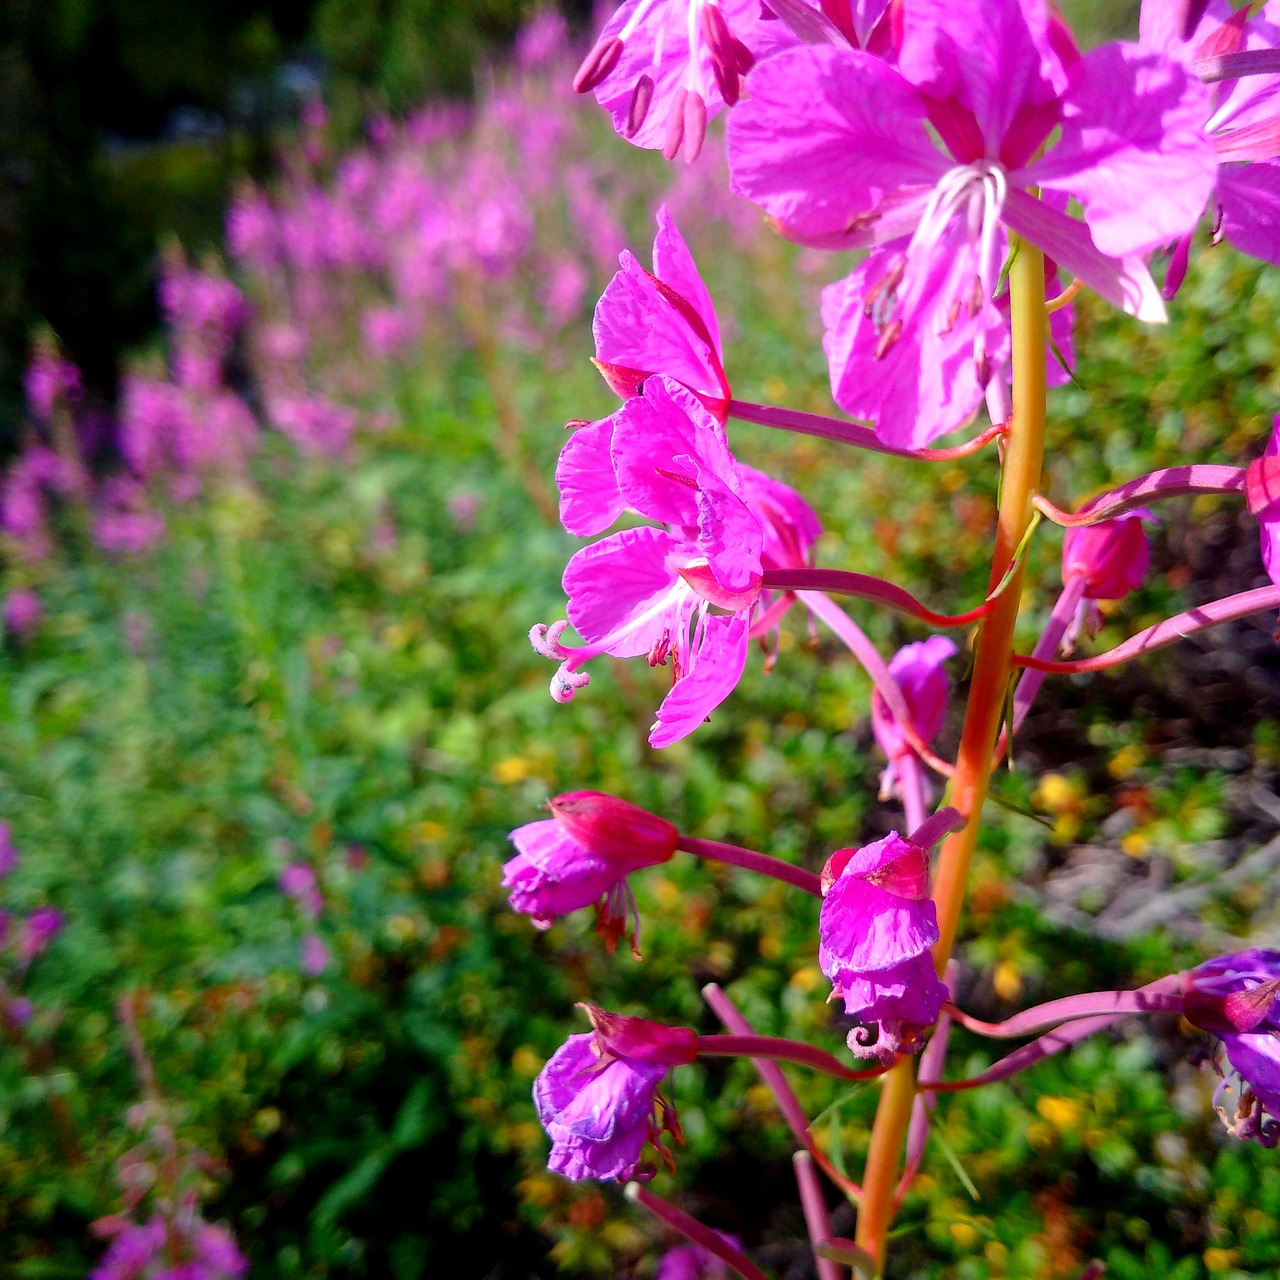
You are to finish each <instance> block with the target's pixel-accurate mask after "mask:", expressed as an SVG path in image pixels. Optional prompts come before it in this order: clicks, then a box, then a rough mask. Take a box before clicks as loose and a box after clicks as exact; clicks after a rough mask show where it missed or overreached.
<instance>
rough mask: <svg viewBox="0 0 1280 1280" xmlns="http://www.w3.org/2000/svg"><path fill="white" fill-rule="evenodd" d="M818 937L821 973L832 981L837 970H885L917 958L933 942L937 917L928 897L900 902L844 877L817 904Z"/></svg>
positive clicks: (846, 876) (880, 891)
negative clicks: (823, 957) (822, 955)
mask: <svg viewBox="0 0 1280 1280" xmlns="http://www.w3.org/2000/svg"><path fill="white" fill-rule="evenodd" d="M818 932H819V935H820V937H821V939H822V950H823V951H824V952H825V953H826V962H825V963H823V972H824V973H826V975H827V976H828V977H829V978H832V979H834V980H837V981H838V980H839V979H838V977H837V974H838V972H840V971H841V970H852V971H856V972H858V973H868V972H872V971H875V970H880V969H891V968H893V967H894V965H899V964H902V963H903V961H905V960H910V959H912V957H914V956H918V955H922V954H923V953H924V952H926V951H927V950H928V949H929V948H930V947H931V946H933V944H934V943H935V942H937V940H938V912H937V908H936V907H935V906H934V904H933V901H932V900H931V899H929V898H924V899H922V900H919V901H916V900H913V899H909V898H900V897H898V895H897V894H896V893H890V892H889V891H888V890H886V889H881V888H879V887H878V886H877V885H874V884H871V883H870V882H869V881H867V880H861V879H858V878H857V877H855V876H848V875H844V876H841V877H840V878H839V879H838V880H837V881H836V882H835V883H834V884H833V885H832V886H831V888H830V889H828V890H827V896H826V897H825V898H823V900H822V911H821V914H820V916H819V921H818ZM828 965H830V967H828Z"/></svg>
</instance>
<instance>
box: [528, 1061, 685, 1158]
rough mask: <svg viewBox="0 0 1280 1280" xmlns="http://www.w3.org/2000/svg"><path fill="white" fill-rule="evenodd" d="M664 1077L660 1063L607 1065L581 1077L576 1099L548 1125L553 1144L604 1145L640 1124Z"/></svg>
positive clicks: (618, 1063) (638, 1062)
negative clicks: (584, 1142) (581, 1140)
mask: <svg viewBox="0 0 1280 1280" xmlns="http://www.w3.org/2000/svg"><path fill="white" fill-rule="evenodd" d="M666 1074H667V1068H666V1067H665V1066H663V1065H662V1064H661V1063H653V1062H640V1061H637V1060H636V1059H633V1058H628V1059H627V1060H626V1061H625V1062H620V1061H614V1062H609V1063H607V1064H606V1065H605V1066H604V1067H603V1068H602V1069H600V1070H599V1071H597V1072H596V1073H595V1074H594V1075H590V1076H584V1077H581V1078H580V1080H579V1084H580V1086H581V1087H580V1088H579V1090H578V1093H577V1096H576V1097H574V1098H572V1099H571V1100H570V1101H569V1102H568V1103H567V1104H566V1105H565V1106H564V1107H563V1108H562V1109H561V1110H560V1111H559V1112H557V1114H556V1116H555V1118H554V1119H552V1120H551V1121H549V1122H548V1124H547V1133H549V1134H550V1135H551V1138H552V1140H553V1141H563V1140H564V1139H566V1138H568V1137H570V1136H572V1137H576V1138H586V1139H588V1140H590V1141H592V1142H607V1141H608V1140H609V1139H610V1138H612V1137H613V1136H614V1135H615V1134H616V1133H618V1132H620V1131H621V1130H623V1129H630V1128H633V1127H634V1126H635V1125H637V1124H641V1125H642V1124H643V1123H644V1121H645V1120H646V1119H647V1118H648V1116H649V1112H650V1111H651V1110H652V1109H653V1092H654V1090H655V1089H656V1088H657V1087H658V1085H659V1084H660V1083H661V1082H662V1077H663V1076H665V1075H666Z"/></svg>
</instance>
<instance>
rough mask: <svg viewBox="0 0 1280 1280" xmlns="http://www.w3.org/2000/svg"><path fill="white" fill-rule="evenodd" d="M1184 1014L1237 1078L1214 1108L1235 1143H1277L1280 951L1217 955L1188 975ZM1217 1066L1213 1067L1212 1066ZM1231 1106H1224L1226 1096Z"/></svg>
mask: <svg viewBox="0 0 1280 1280" xmlns="http://www.w3.org/2000/svg"><path fill="white" fill-rule="evenodd" d="M1183 1013H1184V1014H1185V1016H1186V1018H1187V1020H1188V1021H1189V1022H1192V1023H1194V1024H1195V1025H1196V1026H1198V1027H1202V1028H1203V1029H1204V1030H1206V1031H1209V1032H1212V1033H1213V1034H1214V1035H1216V1036H1218V1037H1219V1038H1220V1039H1221V1040H1222V1044H1223V1048H1224V1049H1225V1050H1226V1053H1227V1061H1228V1062H1229V1063H1230V1064H1231V1068H1232V1070H1233V1071H1234V1073H1235V1079H1232V1077H1231V1076H1229V1075H1227V1074H1225V1073H1223V1072H1222V1071H1221V1068H1216V1069H1218V1071H1219V1074H1220V1075H1222V1083H1221V1084H1220V1085H1219V1086H1218V1089H1217V1092H1216V1093H1215V1094H1214V1106H1215V1107H1216V1108H1217V1111H1218V1115H1219V1116H1221V1118H1222V1122H1223V1123H1224V1124H1225V1125H1226V1127H1227V1132H1228V1133H1230V1134H1231V1135H1232V1136H1233V1137H1236V1138H1246V1139H1252V1140H1253V1141H1255V1142H1258V1143H1260V1144H1261V1145H1262V1146H1264V1147H1274V1146H1276V1145H1277V1143H1280V951H1269V950H1265V949H1263V948H1261V947H1253V948H1250V949H1249V950H1247V951H1237V952H1235V953H1233V954H1232V955H1226V956H1217V957H1216V958H1215V959H1213V960H1208V961H1206V962H1205V963H1204V964H1202V965H1199V966H1198V967H1197V968H1195V969H1192V970H1191V972H1190V973H1188V974H1187V975H1186V985H1185V987H1184V990H1183ZM1215 1067H1216V1064H1215ZM1232 1093H1234V1094H1235V1095H1236V1097H1235V1101H1234V1105H1232V1106H1228V1105H1226V1103H1227V1099H1228V1098H1229V1095H1231V1094H1232Z"/></svg>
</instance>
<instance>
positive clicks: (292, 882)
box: [279, 862, 324, 920]
mask: <svg viewBox="0 0 1280 1280" xmlns="http://www.w3.org/2000/svg"><path fill="white" fill-rule="evenodd" d="M279 883H280V892H281V893H283V894H284V895H285V896H286V897H288V898H292V899H293V901H294V902H296V903H297V904H298V907H299V909H300V910H301V911H302V912H303V913H304V914H305V915H308V916H310V917H311V918H312V919H313V920H314V919H315V918H316V917H317V916H318V915H319V914H320V912H321V911H322V910H323V909H324V898H323V897H322V896H321V894H320V888H319V885H318V884H317V883H316V873H315V870H314V868H313V867H312V866H311V864H310V863H307V862H291V863H289V865H288V866H287V867H285V869H284V870H283V871H282V872H281V873H280V881H279Z"/></svg>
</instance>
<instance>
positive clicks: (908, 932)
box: [818, 831, 948, 1061]
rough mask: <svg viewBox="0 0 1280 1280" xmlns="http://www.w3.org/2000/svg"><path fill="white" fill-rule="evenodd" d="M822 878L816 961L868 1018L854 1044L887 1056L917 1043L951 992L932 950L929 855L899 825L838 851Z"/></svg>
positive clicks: (835, 993)
mask: <svg viewBox="0 0 1280 1280" xmlns="http://www.w3.org/2000/svg"><path fill="white" fill-rule="evenodd" d="M821 879H822V885H823V891H824V896H823V900H822V911H821V913H820V915H819V918H818V934H819V939H820V942H819V947H818V963H819V965H820V966H821V968H822V972H823V973H825V974H826V975H827V977H828V978H830V979H831V984H832V990H831V998H832V999H843V1000H844V1003H845V1011H846V1012H847V1013H849V1014H852V1015H853V1016H854V1017H855V1018H857V1019H858V1021H859V1022H861V1023H862V1024H863V1025H862V1026H861V1027H858V1028H855V1029H854V1030H853V1031H852V1032H851V1033H850V1036H849V1048H850V1049H851V1050H852V1052H854V1053H855V1054H857V1055H858V1056H859V1057H879V1058H881V1059H883V1060H885V1061H888V1060H889V1059H891V1058H892V1057H893V1056H894V1055H895V1054H897V1053H898V1052H900V1051H901V1050H904V1049H908V1050H910V1049H913V1048H914V1047H915V1046H916V1045H917V1043H918V1040H919V1032H920V1031H921V1030H922V1029H923V1028H925V1027H929V1026H932V1025H933V1024H934V1023H935V1022H937V1020H938V1015H939V1013H940V1012H941V1010H942V1005H943V1003H944V1002H945V1001H946V1000H947V998H948V997H947V989H946V987H945V986H944V985H943V984H942V983H941V982H940V981H939V980H938V975H937V974H936V973H935V972H934V968H933V959H932V957H931V955H930V953H929V949H930V948H931V947H932V946H933V944H934V943H935V942H937V940H938V913H937V910H936V908H935V907H934V904H933V902H932V900H931V899H930V898H929V897H928V892H929V855H928V853H927V852H926V851H925V850H924V849H922V848H920V846H919V845H917V844H914V843H913V842H912V841H910V840H905V839H903V837H902V836H900V835H899V834H898V833H897V832H896V831H893V832H890V833H889V835H887V836H886V837H885V838H884V839H883V840H877V841H876V842H875V843H874V844H869V845H866V846H865V847H863V848H861V849H841V850H838V851H837V852H836V853H834V854H832V856H831V858H830V859H829V860H828V862H827V865H826V866H825V867H824V868H823V871H822V877H821ZM873 1024H879V1025H878V1031H872V1030H870V1028H871V1027H872V1026H873Z"/></svg>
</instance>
